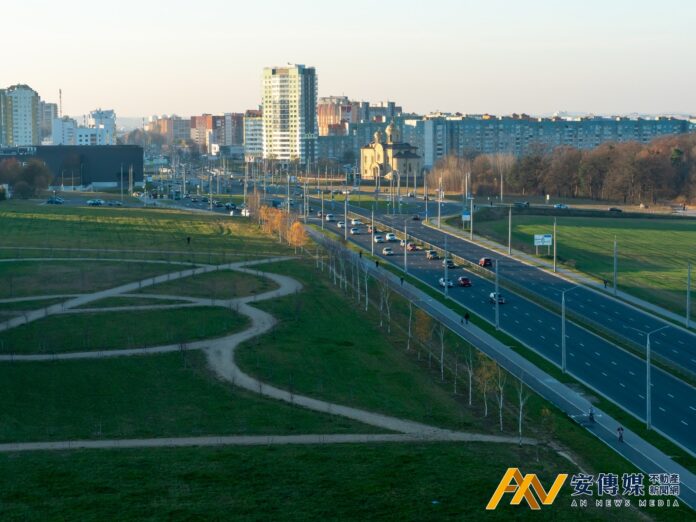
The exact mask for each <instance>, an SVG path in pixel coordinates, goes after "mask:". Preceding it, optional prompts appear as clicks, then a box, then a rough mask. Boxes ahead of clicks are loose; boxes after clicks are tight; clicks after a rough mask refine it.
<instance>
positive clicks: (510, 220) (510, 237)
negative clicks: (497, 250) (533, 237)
mask: <svg viewBox="0 0 696 522" xmlns="http://www.w3.org/2000/svg"><path fill="white" fill-rule="evenodd" d="M555 242H556V241H555V240H554V243H555ZM508 255H509V256H511V255H512V207H510V208H509V209H508ZM554 272H555V270H554Z"/></svg>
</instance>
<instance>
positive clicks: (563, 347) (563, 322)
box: [561, 285, 580, 373]
mask: <svg viewBox="0 0 696 522" xmlns="http://www.w3.org/2000/svg"><path fill="white" fill-rule="evenodd" d="M576 288H580V285H575V286H574V287H572V288H568V289H566V290H561V370H562V371H563V373H566V368H567V366H566V361H567V359H566V298H565V295H566V292H571V291H573V290H575V289H576Z"/></svg>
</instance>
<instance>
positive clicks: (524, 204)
mask: <svg viewBox="0 0 696 522" xmlns="http://www.w3.org/2000/svg"><path fill="white" fill-rule="evenodd" d="M515 206H516V207H517V208H529V201H515Z"/></svg>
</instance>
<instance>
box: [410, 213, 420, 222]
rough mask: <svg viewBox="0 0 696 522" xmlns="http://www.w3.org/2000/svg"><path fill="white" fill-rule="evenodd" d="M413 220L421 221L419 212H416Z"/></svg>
mask: <svg viewBox="0 0 696 522" xmlns="http://www.w3.org/2000/svg"><path fill="white" fill-rule="evenodd" d="M411 219H412V220H413V221H420V216H419V215H418V214H414V215H413V217H412V218H411Z"/></svg>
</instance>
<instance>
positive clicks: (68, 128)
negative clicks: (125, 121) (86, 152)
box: [51, 109, 116, 146]
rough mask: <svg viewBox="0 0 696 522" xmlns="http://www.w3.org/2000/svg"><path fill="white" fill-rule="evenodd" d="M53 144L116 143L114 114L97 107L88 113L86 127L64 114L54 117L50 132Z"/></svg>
mask: <svg viewBox="0 0 696 522" xmlns="http://www.w3.org/2000/svg"><path fill="white" fill-rule="evenodd" d="M51 143H52V144H53V145H112V146H113V145H116V114H115V113H114V111H111V110H108V111H103V110H101V109H97V110H96V111H92V112H91V113H90V114H89V119H88V120H87V127H83V126H80V125H78V124H77V122H76V121H75V120H74V119H72V118H68V117H67V116H64V117H62V118H54V119H53V124H52V132H51Z"/></svg>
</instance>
